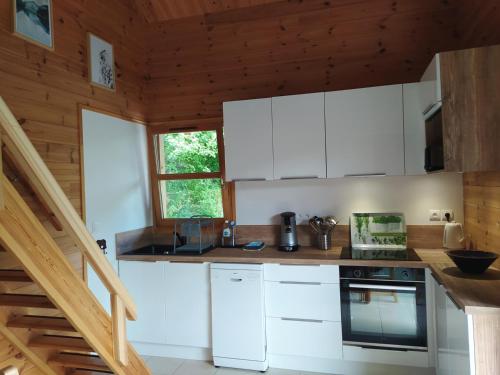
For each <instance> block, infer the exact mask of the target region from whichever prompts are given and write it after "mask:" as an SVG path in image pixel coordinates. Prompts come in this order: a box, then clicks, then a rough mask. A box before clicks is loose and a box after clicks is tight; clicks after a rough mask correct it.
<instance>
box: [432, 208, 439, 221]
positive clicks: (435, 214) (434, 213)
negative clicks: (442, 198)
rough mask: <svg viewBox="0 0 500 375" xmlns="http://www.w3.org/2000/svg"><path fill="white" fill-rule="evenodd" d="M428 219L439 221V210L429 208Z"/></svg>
mask: <svg viewBox="0 0 500 375" xmlns="http://www.w3.org/2000/svg"><path fill="white" fill-rule="evenodd" d="M429 221H441V210H429Z"/></svg>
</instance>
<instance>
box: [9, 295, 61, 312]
mask: <svg viewBox="0 0 500 375" xmlns="http://www.w3.org/2000/svg"><path fill="white" fill-rule="evenodd" d="M0 306H19V307H36V308H42V309H56V307H55V306H54V305H53V304H52V302H50V300H49V299H48V298H47V297H45V296H40V295H35V294H0Z"/></svg>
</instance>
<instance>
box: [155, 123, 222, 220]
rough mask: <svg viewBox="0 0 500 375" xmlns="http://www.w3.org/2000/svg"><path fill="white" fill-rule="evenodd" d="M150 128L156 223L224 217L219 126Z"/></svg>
mask: <svg viewBox="0 0 500 375" xmlns="http://www.w3.org/2000/svg"><path fill="white" fill-rule="evenodd" d="M151 129H152V130H150V133H151V139H152V141H153V142H152V144H151V146H152V147H151V148H152V150H153V152H152V156H153V158H152V162H153V163H154V165H155V168H154V170H153V176H152V183H153V194H154V195H155V215H156V220H157V224H158V223H159V224H161V223H168V221H169V220H171V219H178V218H189V217H192V216H195V215H203V216H209V217H213V218H221V219H222V218H224V216H225V215H224V212H225V210H224V208H225V207H224V206H227V205H228V201H229V200H228V199H227V197H228V187H226V186H225V184H224V183H223V181H224V175H223V170H224V161H223V160H224V158H223V156H222V151H221V150H223V145H222V130H221V129H220V127H219V128H217V127H200V128H183V129H180V128H173V129H165V128H163V129H156V128H151ZM224 201H227V202H226V204H224V203H225V202H224ZM226 209H227V208H226Z"/></svg>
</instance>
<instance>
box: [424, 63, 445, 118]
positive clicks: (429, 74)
mask: <svg viewBox="0 0 500 375" xmlns="http://www.w3.org/2000/svg"><path fill="white" fill-rule="evenodd" d="M419 95H420V112H421V113H422V115H423V116H424V117H425V118H428V117H431V116H432V115H433V114H434V113H435V112H436V111H437V110H438V109H439V108H441V100H442V96H441V65H440V59H439V54H436V55H435V56H434V58H433V59H432V61H431V63H430V64H429V66H428V67H427V69H426V70H425V72H424V74H423V75H422V78H421V79H420V94H419Z"/></svg>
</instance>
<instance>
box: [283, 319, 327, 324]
mask: <svg viewBox="0 0 500 375" xmlns="http://www.w3.org/2000/svg"><path fill="white" fill-rule="evenodd" d="M281 320H284V321H288V322H307V323H323V320H317V319H298V318H281Z"/></svg>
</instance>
